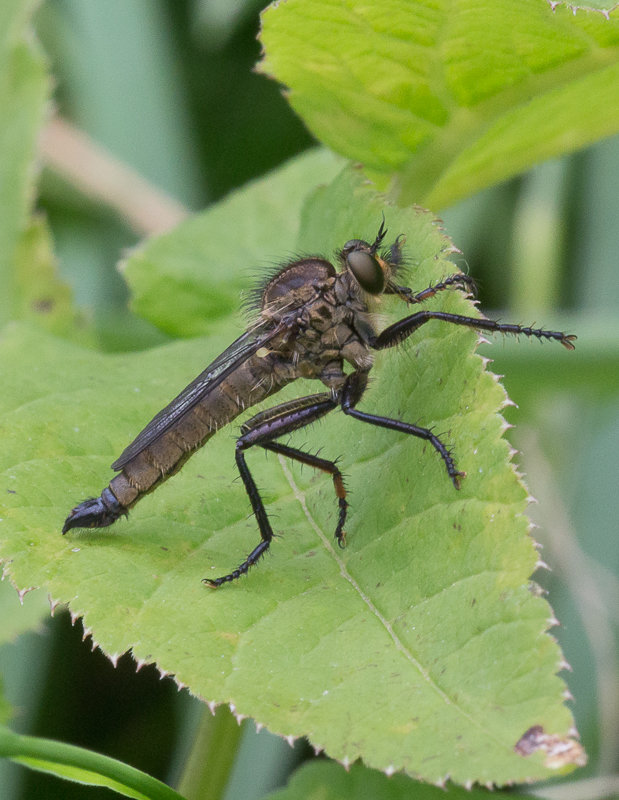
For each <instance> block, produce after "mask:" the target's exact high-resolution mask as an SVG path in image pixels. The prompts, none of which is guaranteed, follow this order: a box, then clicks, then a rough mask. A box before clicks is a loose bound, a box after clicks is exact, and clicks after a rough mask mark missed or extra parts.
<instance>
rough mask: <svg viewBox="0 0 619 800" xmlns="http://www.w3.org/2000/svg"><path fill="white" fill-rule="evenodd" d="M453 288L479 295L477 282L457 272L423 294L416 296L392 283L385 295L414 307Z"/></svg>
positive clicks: (433, 285) (425, 290)
mask: <svg viewBox="0 0 619 800" xmlns="http://www.w3.org/2000/svg"><path fill="white" fill-rule="evenodd" d="M453 288H456V289H464V290H465V291H467V292H469V293H470V294H472V295H473V296H475V295H476V294H477V286H476V284H475V281H474V280H473V278H471V277H469V276H468V275H465V274H464V272H457V273H455V274H454V275H449V277H447V278H445V280H443V281H439V282H438V283H434V284H432V285H431V286H428V288H427V289H424V290H423V291H422V292H417V293H416V294H415V293H414V292H413V290H412V289H409V288H408V286H398V285H397V284H395V283H390V284H388V286H387V288H386V289H385V294H397V295H398V296H399V297H401V298H402V299H403V300H405V301H406V302H407V303H410V304H411V305H413V304H415V303H423V302H424V301H425V300H428V299H429V298H430V297H434V295H435V294H438V292H443V291H445V289H453Z"/></svg>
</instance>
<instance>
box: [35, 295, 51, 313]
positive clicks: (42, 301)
mask: <svg viewBox="0 0 619 800" xmlns="http://www.w3.org/2000/svg"><path fill="white" fill-rule="evenodd" d="M54 306H55V303H54V300H53V299H52V298H51V297H41V298H39V299H38V300H34V301H33V303H32V310H33V311H36V312H38V313H39V314H49V313H50V312H51V311H53V309H54Z"/></svg>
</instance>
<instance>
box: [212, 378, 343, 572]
mask: <svg viewBox="0 0 619 800" xmlns="http://www.w3.org/2000/svg"><path fill="white" fill-rule="evenodd" d="M337 406H338V400H337V399H336V397H335V396H334V395H333V394H332V393H327V392H323V393H321V394H315V395H310V396H308V397H301V398H299V399H298V400H291V401H290V402H288V403H282V404H281V405H278V406H275V408H270V409H268V410H267V411H262V412H261V413H260V414H256V416H255V417H252V418H251V419H250V420H248V421H247V422H246V423H245V424H244V425H243V426H242V427H241V436H240V437H239V438H238V439H237V442H236V454H235V455H236V464H237V467H238V470H239V473H240V475H241V478H242V480H243V484H244V485H245V491H246V492H247V495H248V497H249V500H250V502H251V506H252V510H253V512H254V516H255V517H256V522H257V523H258V528H259V530H260V536H261V542H260V544H258V545H257V547H255V548H254V549H253V550H252V552H251V553H250V554H249V555H248V556H247V558H246V559H245V561H243V562H242V563H241V564H239V566H238V567H237V568H236V569H235V570H233V571H232V572H230V573H228V574H227V575H223V576H222V577H221V578H215V579H211V578H204V583H206V584H207V585H208V586H211V587H213V588H217V587H218V586H221V584H222V583H229V582H230V581H233V580H236V579H237V578H240V577H241V575H245V574H246V573H247V572H248V571H249V568H250V567H252V566H253V565H254V564H255V563H256V562H257V561H259V560H260V558H261V557H262V556H263V555H264V554H265V553H266V551H267V550H268V549H269V547H270V544H271V540H272V539H273V529H272V528H271V523H270V521H269V517H268V515H267V512H266V509H265V507H264V503H263V501H262V498H261V497H260V492H259V491H258V487H257V486H256V484H255V481H254V479H253V477H252V474H251V472H250V471H249V467H248V466H247V462H246V460H245V450H248V449H249V448H250V447H254V446H256V445H257V446H259V447H263V448H264V449H266V450H271V451H273V452H275V453H280V454H281V455H285V456H287V457H289V458H293V459H295V460H297V461H301V462H302V463H304V464H309V465H310V466H313V467H316V468H317V469H321V470H323V471H324V472H328V473H329V474H331V475H332V477H333V483H334V485H335V490H336V494H337V496H338V500H339V507H340V514H339V519H338V524H337V528H336V532H335V536H336V539H337V540H338V543H340V544H341V545H343V543H344V530H343V528H344V521H345V519H346V509H347V507H348V504H347V503H346V490H345V489H344V482H343V480H342V474H341V472H340V471H339V469H338V468H337V467H336V466H335V464H334V463H333V462H332V461H327V460H326V459H322V458H318V456H313V455H311V454H310V453H304V452H302V451H301V450H296V449H295V448H292V447H287V446H286V445H282V444H279V443H277V442H275V441H274V440H275V439H277V438H278V437H280V436H285V435H286V434H288V433H292V431H295V430H299V428H303V427H305V426H306V425H310V424H311V423H312V422H316V420H318V419H320V418H321V417H323V416H324V415H325V414H328V413H329V411H333V409H335V408H337Z"/></svg>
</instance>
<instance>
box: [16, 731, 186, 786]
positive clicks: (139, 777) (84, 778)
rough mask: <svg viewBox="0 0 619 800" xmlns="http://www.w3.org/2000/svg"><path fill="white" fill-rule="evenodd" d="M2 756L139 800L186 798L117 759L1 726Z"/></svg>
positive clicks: (39, 769) (67, 778)
mask: <svg viewBox="0 0 619 800" xmlns="http://www.w3.org/2000/svg"><path fill="white" fill-rule="evenodd" d="M0 757H4V758H10V759H11V760H12V761H16V762H17V763H19V764H24V765H25V766H27V767H30V768H31V769H35V770H38V771H39V772H46V773H50V774H52V775H56V776H57V777H60V778H65V779H66V780H72V781H74V782H76V783H84V784H87V785H91V786H105V787H107V788H108V789H112V790H114V791H116V792H119V793H120V794H124V795H125V796H126V797H132V798H136V800H183V798H182V796H181V795H180V794H178V793H177V792H175V791H174V790H173V789H171V788H170V787H169V786H166V784H165V783H162V782H161V781H158V780H157V779H156V778H153V777H151V776H150V775H147V774H146V773H144V772H141V771H140V770H139V769H135V768H134V767H131V766H129V765H128V764H124V763H123V762H122V761H117V760H116V759H115V758H109V757H108V756H103V755H101V754H100V753H94V752H92V751H91V750H85V749H84V748H82V747H76V746H74V745H70V744H64V743H63V742H56V741H54V740H52V739H41V738H38V737H36V736H21V735H20V734H17V733H14V732H13V731H11V730H10V729H9V728H5V727H2V726H0Z"/></svg>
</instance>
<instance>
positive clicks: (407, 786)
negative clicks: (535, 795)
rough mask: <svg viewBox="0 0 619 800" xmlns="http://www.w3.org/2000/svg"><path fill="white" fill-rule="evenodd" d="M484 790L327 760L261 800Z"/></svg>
mask: <svg viewBox="0 0 619 800" xmlns="http://www.w3.org/2000/svg"><path fill="white" fill-rule="evenodd" d="M489 797H496V795H491V794H490V793H489V792H487V791H486V790H484V789H464V788H460V787H458V786H448V787H447V788H445V787H443V786H441V787H438V786H428V785H426V784H423V783H416V782H415V781H412V780H411V779H410V778H407V777H406V776H404V775H392V776H391V777H387V776H386V775H383V774H381V773H380V772H376V771H375V770H371V769H367V768H366V767H363V766H362V765H361V764H353V766H352V767H351V768H350V770H345V769H343V768H342V767H341V766H339V765H338V764H334V763H332V762H331V763H330V762H328V761H314V762H312V763H310V764H307V765H305V766H303V767H301V768H300V769H298V770H297V771H296V773H295V774H294V775H293V776H292V778H291V780H290V782H289V784H288V786H286V788H285V789H280V790H279V791H277V792H273V793H272V794H269V795H268V797H267V798H265V800H369V798H380V800H488V798H489ZM509 797H510V798H512V800H519V798H520V800H524V795H520V794H517V795H516V794H512V793H511V792H510V794H509Z"/></svg>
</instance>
